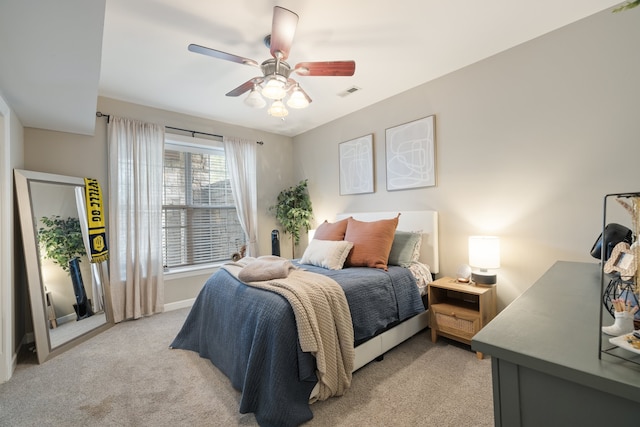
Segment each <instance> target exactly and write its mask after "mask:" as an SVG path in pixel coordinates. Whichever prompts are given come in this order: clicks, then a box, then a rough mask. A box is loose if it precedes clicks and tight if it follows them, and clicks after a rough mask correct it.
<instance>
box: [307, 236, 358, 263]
mask: <svg viewBox="0 0 640 427" xmlns="http://www.w3.org/2000/svg"><path fill="white" fill-rule="evenodd" d="M352 247H353V243H351V242H347V241H346V240H318V239H313V240H311V241H310V242H309V246H307V249H306V250H305V251H304V255H302V259H300V264H311V265H315V266H318V267H324V268H327V269H329V270H341V269H342V266H343V265H344V261H345V260H346V259H347V255H349V251H351V248H352Z"/></svg>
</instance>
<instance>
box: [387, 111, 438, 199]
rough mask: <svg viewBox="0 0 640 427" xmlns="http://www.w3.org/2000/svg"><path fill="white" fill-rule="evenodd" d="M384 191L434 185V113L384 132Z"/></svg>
mask: <svg viewBox="0 0 640 427" xmlns="http://www.w3.org/2000/svg"><path fill="white" fill-rule="evenodd" d="M385 157H386V166H387V178H386V180H387V191H396V190H406V189H411V188H421V187H432V186H435V185H436V170H435V169H436V168H435V165H436V161H435V160H436V159H435V116H428V117H424V118H422V119H418V120H414V121H412V122H409V123H405V124H402V125H398V126H394V127H391V128H388V129H386V131H385Z"/></svg>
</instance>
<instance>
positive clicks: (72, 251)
mask: <svg viewBox="0 0 640 427" xmlns="http://www.w3.org/2000/svg"><path fill="white" fill-rule="evenodd" d="M40 221H41V222H42V224H43V226H42V227H40V228H39V229H38V239H39V240H38V241H39V242H40V244H41V245H42V247H43V249H44V253H45V257H47V258H49V259H51V260H52V261H53V262H54V263H56V264H58V265H59V266H60V267H61V268H62V269H63V270H64V271H66V272H67V273H69V275H70V276H71V281H72V283H73V291H74V293H75V296H76V303H75V304H74V305H73V308H74V310H75V312H76V316H77V320H81V319H84V318H87V317H89V316H92V315H93V310H92V308H91V301H90V300H89V299H88V298H87V292H86V290H85V288H84V282H83V281H82V275H81V274H80V257H81V256H84V255H86V254H87V252H86V249H85V245H84V240H83V237H82V230H81V228H80V220H79V219H78V218H71V217H69V218H67V219H63V218H61V217H60V216H58V215H53V216H51V217H42V218H40Z"/></svg>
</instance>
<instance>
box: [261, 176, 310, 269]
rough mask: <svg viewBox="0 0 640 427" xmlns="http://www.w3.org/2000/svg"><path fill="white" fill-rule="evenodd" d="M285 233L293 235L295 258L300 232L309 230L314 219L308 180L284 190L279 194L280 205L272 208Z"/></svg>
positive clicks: (292, 248) (292, 249)
mask: <svg viewBox="0 0 640 427" xmlns="http://www.w3.org/2000/svg"><path fill="white" fill-rule="evenodd" d="M270 209H271V210H272V211H274V212H275V215H276V219H277V220H278V222H280V225H282V229H283V230H284V232H285V233H288V234H291V242H292V245H291V255H292V258H295V247H296V246H297V245H298V244H299V243H300V231H301V230H302V229H305V230H307V231H308V230H309V228H310V227H311V219H312V218H313V208H312V207H311V198H310V197H309V192H308V191H307V180H306V179H305V180H303V181H300V183H299V184H298V185H295V186H293V187H289V188H287V189H284V190H282V191H281V192H280V194H278V203H277V204H276V205H275V206H272V207H271V208H270Z"/></svg>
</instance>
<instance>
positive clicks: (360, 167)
mask: <svg viewBox="0 0 640 427" xmlns="http://www.w3.org/2000/svg"><path fill="white" fill-rule="evenodd" d="M338 151H339V154H338V155H339V163H340V165H339V166H340V168H339V169H340V195H341V196H346V195H352V194H366V193H373V192H374V186H373V134H368V135H364V136H361V137H358V138H355V139H352V140H349V141H345V142H341V143H340V144H339V145H338Z"/></svg>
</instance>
